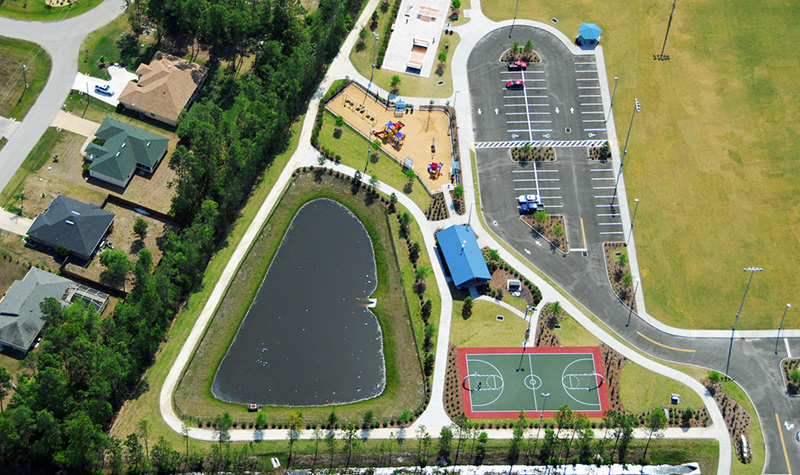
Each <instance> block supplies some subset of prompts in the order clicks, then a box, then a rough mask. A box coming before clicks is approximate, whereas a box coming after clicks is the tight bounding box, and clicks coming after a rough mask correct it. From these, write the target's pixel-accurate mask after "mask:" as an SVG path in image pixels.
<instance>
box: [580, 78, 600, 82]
mask: <svg viewBox="0 0 800 475" xmlns="http://www.w3.org/2000/svg"><path fill="white" fill-rule="evenodd" d="M576 81H597V79H595V78H578V79H576Z"/></svg>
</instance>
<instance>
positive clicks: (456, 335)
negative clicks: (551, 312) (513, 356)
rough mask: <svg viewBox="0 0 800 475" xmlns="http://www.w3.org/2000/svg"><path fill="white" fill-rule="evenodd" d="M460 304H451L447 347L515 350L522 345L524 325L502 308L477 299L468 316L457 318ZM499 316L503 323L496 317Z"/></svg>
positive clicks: (459, 302) (458, 302)
mask: <svg viewBox="0 0 800 475" xmlns="http://www.w3.org/2000/svg"><path fill="white" fill-rule="evenodd" d="M463 306H464V301H463V300H461V301H454V305H453V318H452V321H451V324H450V344H451V345H456V346H458V347H464V348H482V347H488V348H492V347H516V346H520V345H521V344H522V340H523V338H524V335H525V329H526V328H528V324H527V323H525V321H524V320H523V319H521V318H520V317H518V316H516V315H514V314H513V313H511V312H509V311H508V310H506V309H505V308H504V307H501V306H499V305H496V304H493V303H491V302H484V301H480V300H477V301H475V302H474V303H473V307H472V315H470V317H469V318H467V319H465V318H464V317H462V316H461V308H462V307H463ZM498 315H502V316H503V317H504V318H503V321H498V320H497V316H498Z"/></svg>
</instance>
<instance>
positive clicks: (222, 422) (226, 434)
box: [212, 412, 233, 447]
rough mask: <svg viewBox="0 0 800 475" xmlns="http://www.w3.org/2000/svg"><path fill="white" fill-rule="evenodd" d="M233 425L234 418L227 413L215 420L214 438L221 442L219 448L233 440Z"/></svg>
mask: <svg viewBox="0 0 800 475" xmlns="http://www.w3.org/2000/svg"><path fill="white" fill-rule="evenodd" d="M232 425H233V417H231V415H230V414H229V413H227V412H223V413H222V414H221V415H218V416H217V417H215V418H214V422H213V423H212V426H214V438H215V439H217V441H218V442H219V446H220V447H222V445H223V444H225V443H227V442H229V441H230V440H231V434H230V430H231V426H232Z"/></svg>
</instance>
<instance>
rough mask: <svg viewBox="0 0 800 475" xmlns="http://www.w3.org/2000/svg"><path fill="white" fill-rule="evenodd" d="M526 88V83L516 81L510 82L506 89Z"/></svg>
mask: <svg viewBox="0 0 800 475" xmlns="http://www.w3.org/2000/svg"><path fill="white" fill-rule="evenodd" d="M524 88H525V81H520V80H519V79H517V80H515V81H508V82H507V83H506V89H524Z"/></svg>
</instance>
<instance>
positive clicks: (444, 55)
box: [439, 51, 447, 63]
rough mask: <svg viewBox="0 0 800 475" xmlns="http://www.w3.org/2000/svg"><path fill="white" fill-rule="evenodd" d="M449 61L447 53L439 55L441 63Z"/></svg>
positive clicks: (443, 52)
mask: <svg viewBox="0 0 800 475" xmlns="http://www.w3.org/2000/svg"><path fill="white" fill-rule="evenodd" d="M446 61H447V51H442V52H441V53H439V62H440V63H444V62H446Z"/></svg>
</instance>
